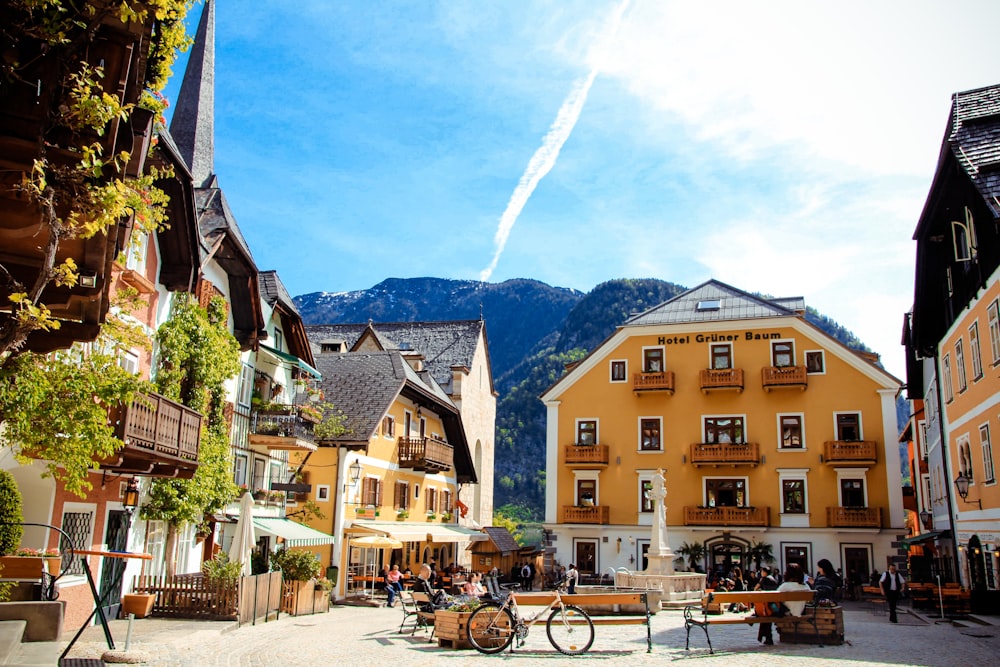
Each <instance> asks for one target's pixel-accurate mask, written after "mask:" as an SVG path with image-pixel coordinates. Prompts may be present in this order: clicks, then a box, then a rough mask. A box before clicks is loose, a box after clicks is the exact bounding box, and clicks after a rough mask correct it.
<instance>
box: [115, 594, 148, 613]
mask: <svg viewBox="0 0 1000 667" xmlns="http://www.w3.org/2000/svg"><path fill="white" fill-rule="evenodd" d="M154 602H156V595H155V594H153V593H132V594H129V595H123V596H122V615H123V616H125V617H126V618H128V615H129V614H135V617H136V618H146V617H147V616H149V615H150V614H152V613H153V603H154Z"/></svg>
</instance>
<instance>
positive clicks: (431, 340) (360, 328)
mask: <svg viewBox="0 0 1000 667" xmlns="http://www.w3.org/2000/svg"><path fill="white" fill-rule="evenodd" d="M485 326H486V323H485V322H484V321H483V320H456V321H451V322H377V323H365V324H312V325H306V333H307V334H308V336H309V342H310V344H311V345H312V348H313V355H314V356H315V357H316V358H317V359H318V358H319V357H320V356H322V355H321V354H320V343H321V341H324V340H329V339H339V340H343V341H345V342H346V345H347V349H352V348H353V347H354V345H355V344H356V343H357V342H358V340H359V339H360V338H361V336H362V335H363V334H364V333H365V331H367V330H368V329H369V327H371V331H372V333H373V334H374V335H375V337H376V338H377V339H378V341H379V343H380V344H381V346H382V347H383V348H384V349H386V350H400V351H403V352H408V351H415V352H419V353H421V354H423V356H424V367H425V368H426V369H427V370H429V371H430V372H431V374H432V375H433V376H434V379H435V380H437V382H438V384H440V385H441V386H442V387H443V388H444V389H445V391H446V392H450V391H451V380H452V370H451V369H452V368H454V367H455V366H465V367H468V368H471V367H472V359H473V356H474V355H475V352H476V345H477V344H478V342H479V333H480V332H481V331H483V329H484V328H485ZM484 339H485V333H484Z"/></svg>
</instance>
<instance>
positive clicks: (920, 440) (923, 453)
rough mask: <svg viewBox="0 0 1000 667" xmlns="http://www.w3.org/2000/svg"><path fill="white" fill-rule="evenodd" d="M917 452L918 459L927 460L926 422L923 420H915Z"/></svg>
mask: <svg viewBox="0 0 1000 667" xmlns="http://www.w3.org/2000/svg"><path fill="white" fill-rule="evenodd" d="M917 451H918V452H920V458H922V459H925V460H926V459H927V422H926V421H924V420H923V419H918V420H917Z"/></svg>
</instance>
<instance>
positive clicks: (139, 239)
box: [125, 229, 149, 275]
mask: <svg viewBox="0 0 1000 667" xmlns="http://www.w3.org/2000/svg"><path fill="white" fill-rule="evenodd" d="M148 252H149V234H147V233H146V232H143V231H139V230H138V229H136V230H134V231H133V232H132V237H131V239H130V240H129V244H128V247H127V248H126V250H125V268H126V269H128V270H129V271H135V272H136V273H138V274H142V275H145V273H146V256H147V254H148Z"/></svg>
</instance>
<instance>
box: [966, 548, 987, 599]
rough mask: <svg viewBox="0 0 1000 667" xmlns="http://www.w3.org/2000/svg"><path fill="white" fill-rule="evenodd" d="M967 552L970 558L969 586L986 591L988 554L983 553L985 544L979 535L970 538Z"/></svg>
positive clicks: (975, 589)
mask: <svg viewBox="0 0 1000 667" xmlns="http://www.w3.org/2000/svg"><path fill="white" fill-rule="evenodd" d="M966 553H967V554H968V559H969V587H970V588H971V589H972V590H974V591H985V590H986V554H985V553H983V545H982V543H981V542H980V541H979V536H978V535H973V536H972V537H971V538H970V539H969V546H968V550H967V551H966Z"/></svg>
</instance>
